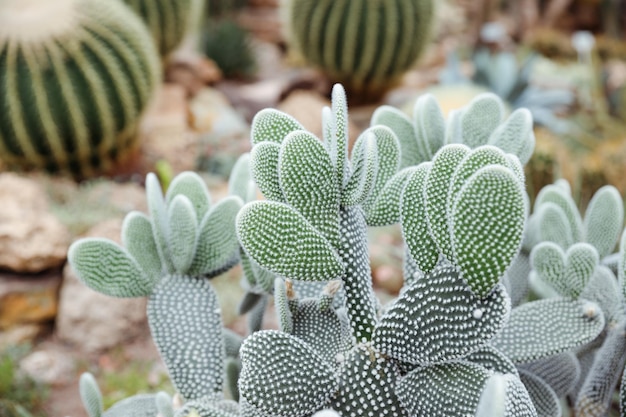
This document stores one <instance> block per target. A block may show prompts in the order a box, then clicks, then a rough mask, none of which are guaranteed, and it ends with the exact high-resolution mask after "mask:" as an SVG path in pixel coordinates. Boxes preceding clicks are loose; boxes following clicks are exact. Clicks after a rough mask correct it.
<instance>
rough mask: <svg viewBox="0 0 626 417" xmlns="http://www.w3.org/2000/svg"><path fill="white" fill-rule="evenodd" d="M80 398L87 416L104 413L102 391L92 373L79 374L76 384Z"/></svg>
mask: <svg viewBox="0 0 626 417" xmlns="http://www.w3.org/2000/svg"><path fill="white" fill-rule="evenodd" d="M78 389H79V392H80V399H81V401H82V403H83V407H85V411H87V415H88V416H89V417H100V416H102V413H104V405H103V402H102V393H101V392H100V388H99V387H98V383H97V382H96V380H95V378H94V377H93V375H92V374H90V373H88V372H85V373H83V374H82V375H81V376H80V381H79V384H78Z"/></svg>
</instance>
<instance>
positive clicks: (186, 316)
mask: <svg viewBox="0 0 626 417" xmlns="http://www.w3.org/2000/svg"><path fill="white" fill-rule="evenodd" d="M148 323H149V324H150V330H151V332H152V337H153V339H154V343H155V344H156V346H157V348H158V350H159V352H160V354H161V357H162V358H163V361H164V362H165V365H166V366H167V369H168V371H169V374H170V377H171V379H172V382H173V383H174V385H175V387H176V389H177V390H178V392H180V393H181V395H182V396H183V398H185V399H187V400H194V399H199V398H202V397H205V396H207V395H211V394H214V393H218V392H221V391H222V385H223V366H224V356H225V351H224V342H223V338H222V319H221V314H220V307H219V303H218V301H217V296H216V295H215V292H214V291H213V288H212V287H211V284H210V282H209V281H208V280H206V279H202V278H196V277H190V276H186V275H169V276H167V277H165V278H164V279H163V280H162V281H161V282H160V283H159V285H158V286H157V287H156V289H155V291H154V293H153V294H152V295H151V296H150V298H149V300H148Z"/></svg>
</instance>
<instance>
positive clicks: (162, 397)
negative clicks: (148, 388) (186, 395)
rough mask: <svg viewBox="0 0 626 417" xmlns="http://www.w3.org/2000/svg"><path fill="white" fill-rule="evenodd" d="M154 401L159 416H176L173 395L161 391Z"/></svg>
mask: <svg viewBox="0 0 626 417" xmlns="http://www.w3.org/2000/svg"><path fill="white" fill-rule="evenodd" d="M154 401H155V403H156V408H157V410H158V414H157V415H158V416H159V417H174V404H173V399H172V397H170V396H169V394H167V393H166V392H163V391H161V392H159V393H157V394H156V396H155V398H154Z"/></svg>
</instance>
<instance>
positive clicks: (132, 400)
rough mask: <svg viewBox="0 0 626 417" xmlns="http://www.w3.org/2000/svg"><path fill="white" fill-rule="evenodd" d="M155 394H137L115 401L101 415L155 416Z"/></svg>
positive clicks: (108, 416)
mask: <svg viewBox="0 0 626 417" xmlns="http://www.w3.org/2000/svg"><path fill="white" fill-rule="evenodd" d="M157 413H158V409H157V406H156V395H154V394H138V395H133V396H132V397H129V398H126V399H123V400H121V401H119V402H117V403H115V404H114V405H113V406H112V407H111V408H109V409H108V410H106V411H105V412H104V414H102V417H157Z"/></svg>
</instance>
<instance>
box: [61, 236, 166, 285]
mask: <svg viewBox="0 0 626 417" xmlns="http://www.w3.org/2000/svg"><path fill="white" fill-rule="evenodd" d="M67 259H68V262H69V263H70V265H71V266H72V268H73V269H74V271H75V272H76V275H77V276H78V278H79V279H80V280H81V281H82V282H83V283H84V284H85V285H87V286H88V287H89V288H91V289H93V290H95V291H98V292H100V293H102V294H106V295H109V296H111V297H145V296H147V295H150V293H151V292H152V289H153V288H154V285H155V282H154V281H153V280H152V278H151V277H150V276H148V274H147V273H146V272H145V271H144V270H143V269H142V268H141V266H140V265H139V263H138V262H137V261H136V260H135V259H134V258H133V257H132V256H131V254H130V253H128V251H127V250H126V249H124V248H123V247H121V246H120V245H118V244H117V243H115V242H113V241H112V240H108V239H102V238H87V239H81V240H79V241H76V242H74V243H73V244H72V245H71V246H70V248H69V251H68V254H67Z"/></svg>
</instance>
